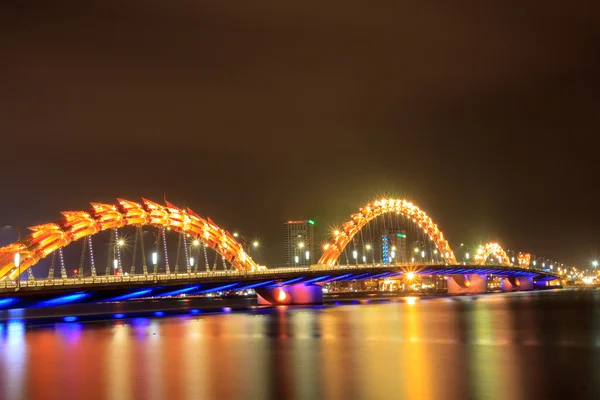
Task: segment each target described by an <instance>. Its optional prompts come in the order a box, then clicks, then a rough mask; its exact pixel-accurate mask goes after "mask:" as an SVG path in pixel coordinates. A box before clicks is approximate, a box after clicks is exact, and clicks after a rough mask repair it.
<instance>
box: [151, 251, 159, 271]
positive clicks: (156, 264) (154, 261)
mask: <svg viewBox="0 0 600 400" xmlns="http://www.w3.org/2000/svg"><path fill="white" fill-rule="evenodd" d="M152 264H153V265H154V273H155V274H156V273H157V272H158V253H157V252H156V251H155V252H154V253H152Z"/></svg>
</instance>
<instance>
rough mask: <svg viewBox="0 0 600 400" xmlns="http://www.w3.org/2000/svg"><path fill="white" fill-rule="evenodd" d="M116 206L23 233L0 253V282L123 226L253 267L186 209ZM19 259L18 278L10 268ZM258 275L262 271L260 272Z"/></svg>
mask: <svg viewBox="0 0 600 400" xmlns="http://www.w3.org/2000/svg"><path fill="white" fill-rule="evenodd" d="M117 201H118V204H116V205H113V204H101V203H91V205H92V210H90V211H64V212H62V215H63V218H62V219H60V220H59V221H57V222H51V223H47V224H43V225H37V226H33V227H31V228H29V229H30V230H31V231H32V233H30V234H29V235H27V236H25V237H23V238H22V239H20V240H18V241H17V242H15V243H12V244H9V245H7V246H5V247H2V248H0V280H2V279H6V278H9V279H14V278H16V277H17V276H18V275H17V274H21V273H22V272H23V271H25V270H27V268H29V267H32V266H34V265H35V264H37V263H38V262H39V261H40V260H41V259H42V258H44V257H46V256H48V255H49V254H52V253H53V252H54V251H56V250H58V249H60V248H62V247H65V246H67V245H69V244H70V243H72V242H75V241H77V240H79V239H81V238H84V237H86V236H88V235H95V234H97V233H99V232H102V231H105V230H107V229H112V228H120V227H123V226H154V227H164V228H170V229H173V230H174V231H177V232H180V231H183V232H185V233H186V234H190V235H191V236H193V237H195V238H200V239H201V240H203V241H204V242H205V243H206V244H207V245H208V246H209V247H210V248H212V249H214V250H215V251H216V252H217V253H219V254H220V255H221V256H223V257H224V258H225V259H226V260H227V261H228V262H229V263H230V264H231V265H233V267H234V268H235V269H236V270H238V271H246V272H253V271H257V270H258V269H259V266H258V265H257V264H256V263H255V262H254V261H253V260H252V259H251V258H250V257H249V256H248V255H247V254H246V252H245V251H244V249H243V248H242V246H241V244H240V243H238V242H237V241H236V240H235V239H234V238H233V236H232V235H231V234H230V233H229V232H228V231H226V230H224V229H222V228H220V227H218V226H217V225H216V224H215V223H214V222H213V221H212V220H211V219H210V218H206V219H204V218H202V217H200V216H199V215H197V214H196V213H195V212H193V211H192V210H191V209H189V208H187V209H185V210H182V209H180V208H178V207H176V206H174V205H173V204H171V203H169V202H165V203H166V205H165V206H162V205H160V204H157V203H154V202H152V201H150V200H146V199H142V202H143V204H139V203H136V202H133V201H129V200H123V199H117ZM17 253H18V254H19V255H20V259H21V263H20V266H19V272H17V268H16V267H15V264H14V259H15V254H17ZM260 268H261V269H264V267H260Z"/></svg>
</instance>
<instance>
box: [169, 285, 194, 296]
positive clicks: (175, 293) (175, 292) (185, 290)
mask: <svg viewBox="0 0 600 400" xmlns="http://www.w3.org/2000/svg"><path fill="white" fill-rule="evenodd" d="M199 287H200V285H196V286H190V287H186V288H183V289H178V290H173V291H171V292H167V293H162V294H160V295H159V296H177V295H179V294H183V293H187V292H191V291H192V290H196V289H198V288H199Z"/></svg>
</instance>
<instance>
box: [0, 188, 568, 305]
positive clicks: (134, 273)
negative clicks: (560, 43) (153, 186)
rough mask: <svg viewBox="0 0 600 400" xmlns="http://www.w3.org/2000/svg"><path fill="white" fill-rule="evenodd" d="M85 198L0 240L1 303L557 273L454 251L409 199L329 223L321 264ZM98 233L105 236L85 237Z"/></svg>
mask: <svg viewBox="0 0 600 400" xmlns="http://www.w3.org/2000/svg"><path fill="white" fill-rule="evenodd" d="M91 206H92V208H91V209H90V210H87V211H66V212H63V213H62V215H63V217H62V218H61V219H59V220H58V221H55V222H51V223H47V224H43V225H37V226H34V227H31V228H29V229H30V231H31V233H30V234H28V235H26V236H25V237H23V238H19V240H17V241H16V242H14V243H11V244H9V245H7V246H5V247H2V248H0V309H6V308H20V307H45V306H53V305H59V304H66V303H71V302H85V301H93V302H97V301H124V300H132V299H141V298H148V297H152V298H156V297H176V296H181V295H202V294H206V293H210V292H217V291H225V290H227V291H231V290H235V291H241V290H247V289H252V290H255V291H256V293H257V295H258V302H259V304H314V303H321V302H322V298H323V295H322V286H323V285H324V284H327V283H331V282H335V281H343V280H382V279H385V280H389V279H402V280H414V279H415V278H418V277H422V276H434V277H438V276H442V277H445V280H446V282H447V288H448V293H450V294H473V293H485V292H486V291H487V290H488V288H487V281H488V277H490V276H493V277H499V278H500V279H501V281H502V290H505V291H514V290H532V289H534V288H536V287H537V288H542V287H546V286H547V285H548V284H549V282H551V281H554V280H556V279H558V278H559V276H558V275H556V274H555V273H554V272H552V271H548V270H544V269H539V268H536V266H535V263H534V265H533V266H531V265H530V263H531V261H530V256H529V254H524V253H520V254H519V256H518V264H514V263H512V261H511V260H510V258H509V257H508V255H507V254H506V252H505V251H504V250H503V249H502V247H501V246H500V245H499V244H498V243H488V244H486V245H484V246H481V247H479V248H478V249H477V250H476V252H475V254H474V255H473V257H470V255H469V254H468V253H467V254H466V257H465V260H464V261H462V262H459V261H458V260H457V258H456V256H455V253H454V252H453V251H452V249H451V248H450V245H449V243H448V241H447V240H446V239H445V237H444V235H443V233H442V232H441V231H440V230H439V228H438V227H437V225H436V224H435V223H434V222H433V220H432V219H431V218H430V217H429V216H428V215H427V214H426V213H425V212H423V211H422V210H421V209H419V208H418V207H417V206H416V205H414V204H413V203H412V202H409V201H407V200H404V199H382V200H378V201H375V202H372V203H369V204H367V205H366V206H365V207H362V208H361V209H359V211H358V213H355V214H353V215H352V216H351V218H350V220H349V221H348V222H346V223H344V224H343V225H342V226H341V227H340V228H336V229H334V230H333V231H332V235H331V236H332V237H331V240H330V241H329V242H328V243H326V244H325V245H324V246H323V253H322V255H321V258H320V259H319V262H318V263H317V264H315V265H311V266H306V267H294V268H266V267H264V266H259V265H258V264H257V263H256V262H255V261H254V260H253V259H252V258H251V257H250V255H249V254H248V252H247V250H246V249H244V247H243V246H242V244H240V243H239V242H238V241H237V240H236V238H235V237H234V235H232V234H230V233H229V232H228V231H227V230H225V229H222V228H220V227H219V226H218V225H217V224H215V223H214V222H213V221H212V220H211V219H210V218H202V217H200V216H199V215H198V214H196V213H195V212H194V211H192V210H191V209H189V208H187V209H180V208H178V207H176V206H175V205H173V204H171V203H169V202H166V204H165V205H164V206H163V205H160V204H158V203H155V202H152V201H150V200H146V199H143V201H142V203H137V202H133V201H129V200H124V199H118V200H117V204H101V203H91ZM382 233H383V234H382ZM102 235H105V236H108V238H106V237H105V240H99V241H98V240H96V241H94V240H93V239H92V238H98V237H101V236H102ZM408 238H410V239H412V240H413V245H414V249H413V248H411V249H410V250H409V249H408V245H407V240H408ZM94 243H96V244H94ZM146 249H151V253H149V254H146ZM99 250H100V251H99ZM349 251H350V252H351V255H350V256H349V254H348V252H349ZM410 251H412V254H410V255H409V253H410ZM147 256H150V257H149V258H150V259H151V263H150V265H149V263H148V257H147ZM173 256H174V257H173ZM173 259H174V261H175V262H174V264H171V263H170V260H173ZM202 261H203V262H202ZM67 264H71V265H72V267H71V268H67ZM202 264H203V265H202ZM100 265H102V267H100ZM219 267H220V268H219ZM34 269H35V272H34ZM68 271H70V272H71V276H69V274H68ZM57 272H58V275H59V276H56V275H57ZM24 275H25V276H24Z"/></svg>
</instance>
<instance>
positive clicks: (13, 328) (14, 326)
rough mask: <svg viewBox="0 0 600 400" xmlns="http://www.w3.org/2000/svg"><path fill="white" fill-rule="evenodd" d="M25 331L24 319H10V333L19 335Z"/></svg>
mask: <svg viewBox="0 0 600 400" xmlns="http://www.w3.org/2000/svg"><path fill="white" fill-rule="evenodd" d="M24 332H25V324H24V323H23V321H10V322H9V323H8V333H9V335H19V334H23V333H24Z"/></svg>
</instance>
